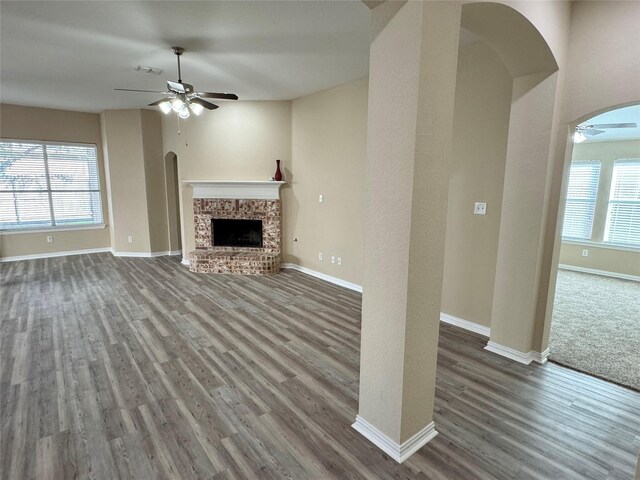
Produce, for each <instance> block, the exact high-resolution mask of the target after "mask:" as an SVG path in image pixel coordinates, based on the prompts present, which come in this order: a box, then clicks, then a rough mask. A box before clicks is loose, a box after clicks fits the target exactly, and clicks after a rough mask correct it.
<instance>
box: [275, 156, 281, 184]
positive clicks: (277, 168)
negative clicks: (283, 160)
mask: <svg viewBox="0 0 640 480" xmlns="http://www.w3.org/2000/svg"><path fill="white" fill-rule="evenodd" d="M273 178H274V180H275V181H276V182H280V181H282V172H281V171H280V160H276V174H275V175H274V176H273Z"/></svg>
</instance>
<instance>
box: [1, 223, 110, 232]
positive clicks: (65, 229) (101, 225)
mask: <svg viewBox="0 0 640 480" xmlns="http://www.w3.org/2000/svg"><path fill="white" fill-rule="evenodd" d="M106 226H107V225H106V224H104V223H99V224H96V225H85V226H77V227H46V228H20V229H12V230H0V235H21V234H25V233H51V232H75V231H78V230H101V229H103V228H106Z"/></svg>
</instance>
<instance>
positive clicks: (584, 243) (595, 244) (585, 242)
mask: <svg viewBox="0 0 640 480" xmlns="http://www.w3.org/2000/svg"><path fill="white" fill-rule="evenodd" d="M562 243H564V244H567V245H582V246H584V247H594V248H604V249H607V250H622V251H625V252H637V253H640V247H630V246H628V245H616V244H615V243H601V242H592V241H589V240H562Z"/></svg>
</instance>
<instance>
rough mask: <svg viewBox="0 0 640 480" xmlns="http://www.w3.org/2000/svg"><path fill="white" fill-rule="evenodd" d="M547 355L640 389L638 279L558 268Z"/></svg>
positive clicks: (587, 371)
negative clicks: (603, 275)
mask: <svg viewBox="0 0 640 480" xmlns="http://www.w3.org/2000/svg"><path fill="white" fill-rule="evenodd" d="M549 348H550V355H549V359H550V360H551V361H554V362H556V363H559V364H561V365H565V366H567V367H571V368H574V369H576V370H580V371H583V372H586V373H589V374H591V375H594V376H597V377H601V378H604V379H605V380H609V381H611V382H614V383H618V384H621V385H624V386H627V387H630V388H632V389H634V390H638V391H640V282H632V281H629V280H618V279H615V278H608V277H602V276H598V275H590V274H587V273H578V272H571V271H567V270H560V271H559V272H558V286H557V288H556V298H555V304H554V311H553V322H552V324H551V338H550V345H549Z"/></svg>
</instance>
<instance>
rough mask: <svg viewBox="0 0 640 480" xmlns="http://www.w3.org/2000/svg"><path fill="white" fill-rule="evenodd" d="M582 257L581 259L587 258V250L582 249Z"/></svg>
mask: <svg viewBox="0 0 640 480" xmlns="http://www.w3.org/2000/svg"><path fill="white" fill-rule="evenodd" d="M582 256H583V257H588V256H589V250H587V249H586V248H583V249H582Z"/></svg>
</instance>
